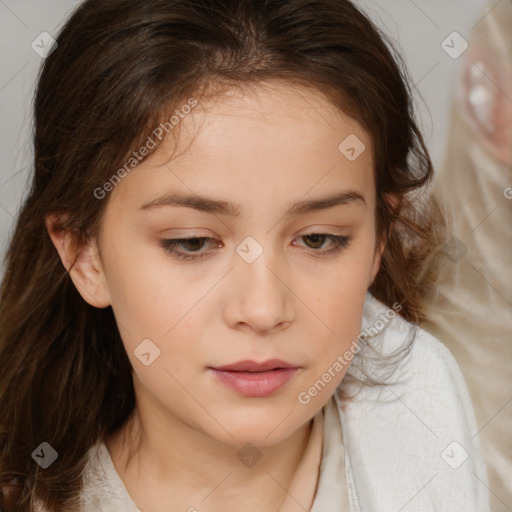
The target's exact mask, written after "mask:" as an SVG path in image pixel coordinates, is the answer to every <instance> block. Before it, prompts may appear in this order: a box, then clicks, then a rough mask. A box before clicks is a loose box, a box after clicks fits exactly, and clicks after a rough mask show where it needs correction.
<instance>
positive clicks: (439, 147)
mask: <svg viewBox="0 0 512 512" xmlns="http://www.w3.org/2000/svg"><path fill="white" fill-rule="evenodd" d="M105 1H108V0H105ZM500 1H501V0H494V1H492V0H491V1H489V2H487V1H486V0H449V1H447V0H429V1H428V2H426V1H421V0H359V1H357V3H358V4H359V5H360V6H361V7H362V8H363V9H364V10H365V11H366V12H367V13H368V14H369V15H370V17H371V18H372V19H374V21H376V22H377V24H378V25H379V26H381V27H382V28H383V29H384V30H385V31H386V33H387V34H388V35H389V36H390V37H391V38H392V40H393V41H394V42H395V45H396V46H397V47H398V49H399V50H400V51H401V53H402V55H403V56H404V58H405V60H406V63H407V65H408V67H409V74H410V77H411V79H412V82H413V84H414V85H416V105H417V112H418V120H419V121H420V125H421V127H422V128H423V133H424V135H425V138H426V142H427V145H428V147H429V149H430V151H431V155H432V158H433V161H434V164H435V165H436V166H438V165H439V164H440V163H441V161H442V158H443V155H444V151H445V141H446V132H447V121H448V115H449V105H450V99H451V91H452V83H453V80H454V77H455V76H456V73H457V72H458V70H459V69H460V61H461V59H453V58H451V57H450V56H449V55H448V54H447V53H445V51H444V50H443V49H442V48H441V43H442V42H443V41H444V40H445V39H446V37H447V36H448V35H449V34H451V33H452V32H453V31H457V32H459V33H460V34H461V35H462V36H463V37H464V38H466V39H467V38H469V33H470V31H471V28H472V27H473V26H474V25H475V24H477V23H478V22H479V20H481V19H482V17H483V16H485V14H486V13H487V12H488V11H489V10H490V9H492V8H493V7H494V6H496V5H497V4H498V3H499V2H500ZM78 3H79V2H77V1H76V0H51V1H50V0H0V63H1V66H0V111H1V113H2V115H1V119H0V155H1V165H0V258H1V260H2V261H3V259H4V254H5V249H6V244H7V241H8V238H9V237H10V235H11V230H12V229H13V221H14V217H15V216H16V212H17V210H18V208H19V206H20V203H21V200H22V198H23V197H24V194H25V193H26V191H27V188H28V181H27V180H28V178H29V176H30V171H31V158H32V147H31V140H30V136H31V129H32V124H31V122H32V121H31V108H32V98H33V91H34V85H35V81H36V78H37V74H38V71H39V66H40V63H41V58H40V57H39V55H37V54H36V53H35V52H34V51H33V50H32V48H31V43H32V41H33V40H34V39H35V38H36V37H37V36H38V35H39V34H40V33H41V32H43V31H45V32H49V33H50V34H52V35H56V33H57V31H58V30H59V28H60V27H61V26H62V24H63V23H64V21H65V18H66V17H67V15H68V13H70V12H71V11H72V10H73V9H74V8H75V7H76V6H77V5H78ZM85 72H86V70H84V73H85ZM0 275H1V270H0Z"/></svg>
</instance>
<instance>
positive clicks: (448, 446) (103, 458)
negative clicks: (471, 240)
mask: <svg viewBox="0 0 512 512" xmlns="http://www.w3.org/2000/svg"><path fill="white" fill-rule="evenodd" d="M389 311H390V310H389V308H387V307H386V306H385V305H384V304H382V303H381V302H379V301H378V300H376V299H375V298H374V297H373V296H372V295H371V294H369V293H368V295H367V297H366V301H365V306H364V311H363V329H366V328H367V327H370V326H377V328H380V326H381V325H382V324H386V323H387V325H385V326H384V328H383V329H382V330H381V331H380V333H379V334H378V335H377V336H375V337H374V338H373V339H369V340H368V343H369V344H370V343H371V344H372V346H374V347H375V348H377V349H378V350H380V351H381V352H382V354H389V353H391V352H392V351H393V350H395V349H396V348H398V347H400V346H403V344H404V343H405V342H406V341H407V339H408V337H409V336H410V335H411V334H412V333H414V330H415V329H416V336H415V338H414V342H413V347H412V350H411V351H410V352H409V354H408V356H407V357H406V358H404V359H403V360H402V361H401V363H400V364H399V365H398V366H397V368H396V371H395V372H394V374H393V378H394V380H399V381H401V382H400V383H398V384H395V385H393V386H390V387H388V386H385V387H364V388H363V389H362V390H361V392H360V393H359V394H358V395H357V396H356V398H355V399H353V400H352V401H350V402H349V403H345V402H342V401H341V400H340V398H339V396H338V395H337V394H335V395H334V396H333V397H332V398H331V399H330V400H329V401H328V402H327V404H326V405H325V407H324V438H323V439H324V440H323V452H322V461H321V465H320V473H319V480H318V486H317V490H316V495H315V499H314V502H313V506H312V509H311V512H399V511H401V512H409V511H414V512H427V511H428V512H434V511H437V512H440V511H447V512H459V511H464V512H489V511H490V510H491V509H490V507H489V495H488V490H487V486H486V483H487V476H486V470H485V465H484V462H483V459H482V457H481V455H480V452H479V441H478V434H477V428H476V422H475V417H474V413H473V409H472V405H471V403H470V399H469V395H468V391H467V388H466V385H465V383H464V380H463V377H462V374H461V372H460V369H459V367H458V365H457V363H456V362H455V359H454V358H453V357H452V355H451V354H450V352H449V351H448V349H447V348H446V347H444V346H443V345H442V344H441V343H440V342H439V341H438V340H436V339H435V338H434V337H433V336H431V335H430V334H428V333H427V332H426V331H424V330H422V329H420V328H416V327H415V326H414V325H412V324H411V323H409V322H407V321H405V320H404V319H403V318H402V317H400V316H398V315H395V316H394V318H392V319H391V320H389V317H390V316H391V315H389ZM386 312H388V317H386V315H385V313H386ZM393 313H394V312H393ZM383 318H385V320H384V321H382V319H383ZM367 352H368V347H367V346H363V348H362V350H361V352H360V353H359V354H358V355H357V356H356V359H357V358H359V355H361V354H365V353H367ZM356 359H354V361H356ZM368 368H369V369H370V371H371V372H372V375H374V376H379V375H382V372H383V370H382V369H380V368H379V365H378V364H373V365H371V366H368ZM452 443H456V444H452ZM466 455H467V458H466ZM81 496H82V499H83V507H82V509H81V512H100V511H101V512H114V511H115V512H140V510H139V509H138V508H137V507H136V506H135V504H134V503H133V501H132V500H131V498H130V496H129V494H128V492H127V490H126V488H125V487H124V485H123V483H122V481H121V479H120V477H119V475H118V474H117V472H116V470H115V468H114V466H113V464H112V460H111V458H110V455H109V452H108V450H107V448H106V446H105V445H104V444H103V443H101V442H98V443H96V445H94V446H93V447H92V448H91V450H90V459H89V462H88V465H87V467H86V471H85V473H84V489H83V491H82V495H81ZM347 499H348V502H349V503H350V504H349V505H343V503H346V502H347ZM199 512H200V511H199Z"/></svg>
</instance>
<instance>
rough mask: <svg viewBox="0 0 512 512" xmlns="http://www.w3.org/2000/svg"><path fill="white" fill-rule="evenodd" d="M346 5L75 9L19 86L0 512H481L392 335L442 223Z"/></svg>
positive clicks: (443, 366)
mask: <svg viewBox="0 0 512 512" xmlns="http://www.w3.org/2000/svg"><path fill="white" fill-rule="evenodd" d="M387 43H388V42H387V39H386V38H385V36H384V35H382V34H381V33H380V32H379V31H378V30H377V28H376V27H375V26H374V25H373V24H372V23H371V22H370V21H369V20H368V18H367V17H365V16H364V15H363V14H362V13H361V12H360V11H359V10H358V9H357V8H356V7H355V6H354V5H353V4H352V3H350V2H348V1H345V0H335V1H333V0H329V1H327V0H325V1H322V0H318V1H311V0H293V1H292V0H285V1H258V0H253V1H245V0H243V1H236V2H234V1H226V0H208V1H203V0H197V1H194V2H190V1H177V0H143V1H140V0H138V1H134V0H109V1H104V0H87V1H85V2H84V3H83V4H82V5H81V6H80V7H79V8H78V9H77V10H76V12H75V13H74V14H73V15H72V16H71V18H70V19H69V21H68V22H67V23H66V25H65V26H64V28H63V29H62V31H61V33H60V34H59V35H58V37H57V44H58V46H57V48H56V50H55V51H54V52H53V53H51V55H49V57H48V58H47V60H46V61H45V63H44V66H43V69H42V73H41V76H40V78H39V82H38V86H37V94H36V99H35V109H34V114H35V132H34V144H35V161H34V166H35V167H34V176H33V181H32V187H31V190H30V193H29V195H28V197H27V198H26V199H25V202H24V204H23V207H22V209H21V211H20V214H19V218H18V221H17V225H16V229H15V232H14V234H13V238H12V242H11V245H10V248H9V251H8V254H7V265H6V270H5V277H4V281H3V287H2V293H1V297H0V300H1V302H0V336H1V337H0V360H2V363H3V370H2V374H1V377H0V408H1V410H2V419H1V420H0V424H1V431H0V432H1V435H0V447H1V457H0V464H1V465H0V482H1V485H2V488H3V493H2V496H0V498H1V499H2V502H1V508H2V510H40V511H52V512H53V511H63V510H66V511H70V510H78V511H88V512H89V511H97V510H102V511H108V510H112V511H113V510H116V511H119V510H123V511H144V512H160V511H166V512H168V511H170V510H172V511H189V512H193V511H200V512H212V511H220V510H244V511H247V512H255V511H258V512H267V511H276V510H279V511H281V512H292V511H303V510H313V511H314V512H320V511H321V512H325V511H333V512H334V511H351V512H355V511H363V510H364V511H372V512H377V511H379V512H380V511H385V512H387V511H389V512H391V511H392V512H396V511H398V510H415V511H427V510H428V511H434V510H466V511H475V512H476V511H479V512H480V511H485V510H488V495H487V490H486V487H485V482H486V475H485V469H484V466H483V462H482V459H481V456H480V454H479V451H478V450H479V448H478V436H477V435H476V428H475V420H474V416H473V410H472V407H471V404H470V401H469V398H468V393H467V390H466V387H465V384H464V381H463V379H462V377H461V373H460V370H459V368H458V366H457V364H456V363H455V361H454V359H453V358H452V356H451V355H450V354H449V352H448V351H447V350H446V349H445V348H444V347H443V346H442V345H441V344H440V342H438V341H437V340H436V339H435V338H433V337H431V336H429V335H428V334H427V333H426V332H425V331H423V330H422V329H420V328H418V327H417V326H416V325H415V324H416V323H417V322H418V321H419V320H421V319H422V317H423V302H422V300H423V296H424V294H425V292H426V290H427V289H429V287H430V286H431V284H432V282H433V278H434V274H435V272H434V270H435V266H436V263H435V262H436V254H437V252H438V251H437V248H436V247H437V246H438V244H439V243H440V241H441V238H442V237H441V232H442V230H441V228H442V223H441V220H440V218H439V215H438V210H437V206H436V204H435V202H433V201H432V200H430V199H429V198H428V191H426V190H425V188H424V187H425V185H427V184H428V183H429V181H430V180H431V177H432V172H433V171H432V167H431V162H430V159H429V156H428V153H427V151H426V149H425V146H424V143H423V140H422V137H421V134H420V133H419V131H418V128H417V126H416V124H415V121H414V119H413V115H412V111H413V109H412V105H411V99H410V91H409V89H408V85H407V79H406V74H405V71H404V70H403V68H402V67H401V66H400V62H401V61H400V58H399V56H398V55H396V54H394V53H393V52H392V50H391V49H390V47H389V46H388V44H387Z"/></svg>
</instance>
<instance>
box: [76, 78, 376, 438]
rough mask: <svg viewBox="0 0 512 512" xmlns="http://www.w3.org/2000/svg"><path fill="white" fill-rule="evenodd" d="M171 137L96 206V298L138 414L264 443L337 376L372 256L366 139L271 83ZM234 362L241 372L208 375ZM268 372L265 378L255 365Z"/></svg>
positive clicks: (371, 272)
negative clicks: (129, 370)
mask: <svg viewBox="0 0 512 512" xmlns="http://www.w3.org/2000/svg"><path fill="white" fill-rule="evenodd" d="M180 123H181V126H180V129H181V132H180V137H179V141H178V145H179V147H180V148H185V146H186V150H183V151H178V152H177V153H176V155H175V156H173V158H171V153H172V151H173V149H174V148H173V145H174V144H175V141H174V140H172V139H171V138H168V140H167V141H166V142H165V144H163V145H162V146H160V147H159V148H158V149H157V150H156V151H155V152H154V153H153V154H152V155H151V156H150V157H149V158H148V159H147V160H146V161H145V162H144V163H142V164H140V165H139V166H137V167H136V168H134V169H133V170H132V171H131V172H130V173H129V174H127V175H126V176H125V177H124V178H123V179H122V181H121V182H120V183H119V184H118V185H117V186H116V187H115V188H114V190H113V191H112V193H111V195H110V197H109V198H108V205H107V207H106V212H105V215H104V218H103V220H102V226H101V232H100V235H99V237H98V247H99V259H98V269H99V271H98V273H97V274H96V275H97V276H99V277H98V279H100V280H101V283H100V284H97V285H96V286H97V288H96V293H99V290H100V289H101V293H102V294H103V296H105V297H107V302H108V303H109V304H111V306H112V308H113V311H114V314H115V318H116V320H117V322H118V325H119V329H120V333H121V336H122V339H123V342H124V345H125V348H126V351H127V354H128V357H129V358H130V361H131V363H132V365H133V369H134V375H133V377H134V386H135V390H136V399H137V404H138V407H139V409H140V410H151V411H152V412H151V414H153V415H154V416H155V417H156V416H158V418H159V422H160V424H169V425H172V424H177V423H180V424H181V425H186V426H187V427H189V428H191V429H193V430H194V431H198V432H201V433H202V434H206V435H208V436H210V437H212V438H215V439H216V440H219V441H222V442H224V443H228V444H231V445H236V446H240V445H241V444H243V443H245V442H248V441H251V442H253V443H255V444H257V445H260V446H266V445H271V444H273V443H277V442H279V441H281V440H283V439H284V438H286V437H288V436H290V435H291V434H292V433H293V432H294V431H296V429H298V428H299V427H300V426H301V425H304V423H305V422H307V421H308V420H309V419H311V418H312V417H313V415H314V414H315V413H316V412H318V411H319V410H320V409H321V408H322V407H323V405H324V404H325V403H326V402H327V400H328V399H329V398H330V396H331V395H332V394H333V392H334V391H335V388H336V387H337V386H338V385H339V384H340V382H341V380H342V378H343V376H344V374H345V372H346V370H347V368H348V364H347V362H346V361H345V364H341V363H340V362H339V361H340V359H339V356H342V355H343V354H344V353H345V352H346V351H347V349H349V348H350V346H351V344H352V343H353V340H355V339H356V338H357V335H358V334H359V331H360V327H361V319H362V309H363V303H364V298H365V294H366V291H367V289H368V287H369V285H370V284H371V282H372V280H373V278H374V276H375V274H376V272H377V270H378V267H379V260H380V254H381V249H380V248H379V249H378V250H376V238H375V185H374V177H373V161H372V155H371V141H370V138H369V136H368V134H367V133H366V132H365V131H364V130H363V129H362V128H361V126H360V125H359V124H358V123H357V122H356V121H355V120H353V119H351V118H350V117H347V116H346V115H344V114H343V113H340V112H339V111H336V110H335V109H334V108H333V106H332V105H331V104H330V103H329V102H328V101H327V99H325V98H324V97H323V96H322V95H321V93H319V92H312V91H311V90H307V89H296V88H295V89H294V88H291V87H290V86H285V85H283V84H278V83H267V84H265V85H259V86H258V87H257V88H256V89H251V90H248V89H246V90H245V91H244V93H242V92H241V91H238V90H237V91H234V90H231V91H229V92H228V93H227V94H223V95H222V96H216V97H215V98H214V99H213V98H210V100H208V101H203V100H202V101H201V102H200V103H199V104H198V105H197V106H196V107H195V108H194V109H193V110H192V112H191V113H189V114H188V115H187V116H185V117H184V118H183V119H181V120H180ZM349 136H350V137H351V138H350V139H348V141H347V142H345V143H344V144H342V143H343V142H344V141H345V139H346V138H347V137H349ZM192 137H193V139H192ZM355 137H357V139H356V138H355ZM361 143H363V144H364V145H365V147H366V149H364V150H363V151H362V153H361V154H359V153H360V152H361V150H362V148H363V146H361ZM340 144H341V148H340ZM351 147H352V148H354V151H351V150H350V148H351ZM358 154H359V155H358ZM354 157H357V158H354ZM185 197H186V198H188V199H186V200H185V199H178V198H185ZM200 198H201V199H200ZM328 198H330V199H332V200H326V199H328ZM105 200H107V199H105ZM180 201H181V203H182V204H178V203H179V202H180ZM183 203H186V204H183ZM187 239H189V240H187ZM92 295H94V294H92ZM83 296H84V298H85V299H86V300H88V301H89V302H91V301H92V299H91V295H87V294H85V293H83ZM144 340H145V341H144ZM271 360H279V361H280V362H274V363H272V361H271ZM243 361H252V362H253V363H254V364H253V366H252V367H251V366H246V367H244V366H242V367H238V368H235V370H238V371H233V370H219V368H221V367H223V366H226V365H233V364H235V363H238V362H243ZM268 361H270V363H269V365H268V366H269V368H276V367H277V368H281V369H280V370H279V369H274V370H271V369H269V368H267V369H266V368H265V367H258V366H257V363H264V362H268ZM336 361H338V365H335V363H336ZM287 365H288V366H290V368H288V369H283V367H284V366H287ZM340 367H341V368H340ZM265 369H266V371H264V370H265ZM242 370H245V371H242ZM255 370H259V371H255ZM326 372H327V373H328V375H327V377H326V376H325V374H326ZM319 380H322V385H321V389H322V390H321V391H318V389H319V387H318V386H317V392H316V393H315V392H313V393H308V390H309V389H310V388H311V387H312V386H313V385H314V384H315V382H318V381H319ZM306 395H307V397H306ZM299 396H300V397H302V399H299Z"/></svg>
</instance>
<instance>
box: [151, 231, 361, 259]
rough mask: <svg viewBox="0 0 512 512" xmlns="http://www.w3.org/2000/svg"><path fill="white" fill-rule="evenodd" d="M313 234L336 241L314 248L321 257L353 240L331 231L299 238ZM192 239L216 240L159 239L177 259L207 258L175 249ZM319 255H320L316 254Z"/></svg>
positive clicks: (336, 250)
mask: <svg viewBox="0 0 512 512" xmlns="http://www.w3.org/2000/svg"><path fill="white" fill-rule="evenodd" d="M311 236H321V237H322V236H324V237H326V238H327V239H329V240H331V241H332V242H334V247H333V248H332V249H329V250H327V251H318V250H314V249H313V252H315V253H319V254H320V255H321V257H323V256H327V255H334V254H337V253H339V252H340V251H342V250H343V249H345V248H347V247H348V246H349V244H350V242H351V241H352V237H351V236H337V235H331V234H329V233H308V234H307V235H302V236H301V237H299V238H306V237H311ZM191 240H214V239H213V238H211V237H204V236H203V237H198V236H194V237H190V238H170V239H162V240H160V241H159V245H160V246H161V247H162V248H163V249H164V250H165V251H166V252H168V253H171V254H172V255H173V256H174V257H175V258H176V259H177V260H187V261H190V260H201V259H203V258H207V257H208V256H209V254H210V253H204V252H203V253H197V252H196V253H186V252H185V253H184V252H180V251H177V250H176V249H175V247H176V246H178V245H180V244H181V243H183V242H189V241H191ZM316 257H318V256H316Z"/></svg>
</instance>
